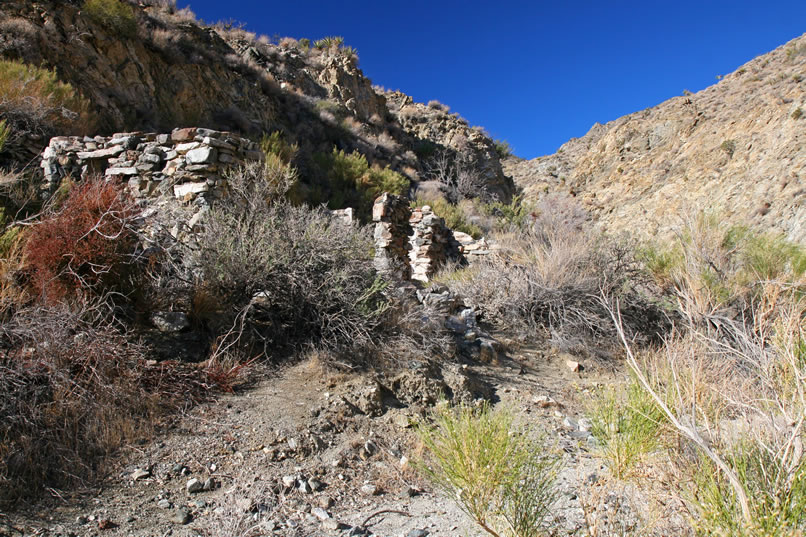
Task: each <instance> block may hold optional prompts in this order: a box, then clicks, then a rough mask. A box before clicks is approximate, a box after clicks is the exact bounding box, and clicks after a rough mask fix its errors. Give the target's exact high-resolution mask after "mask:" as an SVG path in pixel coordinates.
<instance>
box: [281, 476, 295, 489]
mask: <svg viewBox="0 0 806 537" xmlns="http://www.w3.org/2000/svg"><path fill="white" fill-rule="evenodd" d="M296 483H297V478H296V476H293V475H284V476H283V485H284V486H285V488H291V487H293V486H294V485H295V484H296Z"/></svg>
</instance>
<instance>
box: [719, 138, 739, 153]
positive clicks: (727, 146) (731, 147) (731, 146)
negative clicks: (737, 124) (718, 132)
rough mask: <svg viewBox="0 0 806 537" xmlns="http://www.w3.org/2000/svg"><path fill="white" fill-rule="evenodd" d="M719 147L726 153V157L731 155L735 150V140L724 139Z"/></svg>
mask: <svg viewBox="0 0 806 537" xmlns="http://www.w3.org/2000/svg"><path fill="white" fill-rule="evenodd" d="M719 147H720V148H721V149H722V151H724V152H725V153H727V154H728V157H733V153H735V152H736V140H725V141H723V142H722V143H721V144H720V146H719Z"/></svg>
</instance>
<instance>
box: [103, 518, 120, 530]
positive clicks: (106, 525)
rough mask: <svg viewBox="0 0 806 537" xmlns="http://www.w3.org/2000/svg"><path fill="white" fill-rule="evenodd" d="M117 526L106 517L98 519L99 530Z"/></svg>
mask: <svg viewBox="0 0 806 537" xmlns="http://www.w3.org/2000/svg"><path fill="white" fill-rule="evenodd" d="M117 527H118V525H117V524H115V523H114V522H112V521H111V520H109V519H108V518H102V519H101V520H99V521H98V529H99V530H111V529H113V528H117Z"/></svg>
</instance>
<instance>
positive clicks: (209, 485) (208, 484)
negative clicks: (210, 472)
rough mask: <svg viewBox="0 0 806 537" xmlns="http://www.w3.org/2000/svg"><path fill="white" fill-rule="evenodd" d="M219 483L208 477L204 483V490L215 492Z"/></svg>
mask: <svg viewBox="0 0 806 537" xmlns="http://www.w3.org/2000/svg"><path fill="white" fill-rule="evenodd" d="M216 487H218V483H217V482H216V480H215V479H213V478H212V477H208V478H207V479H206V480H205V482H204V490H215V489H216Z"/></svg>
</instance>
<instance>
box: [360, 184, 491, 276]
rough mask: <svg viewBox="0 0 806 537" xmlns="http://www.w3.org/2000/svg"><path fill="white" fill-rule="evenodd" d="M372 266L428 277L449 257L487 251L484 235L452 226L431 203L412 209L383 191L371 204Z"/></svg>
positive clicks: (469, 256) (461, 258)
mask: <svg viewBox="0 0 806 537" xmlns="http://www.w3.org/2000/svg"><path fill="white" fill-rule="evenodd" d="M372 219H373V221H374V222H375V268H376V269H377V270H378V271H379V272H383V273H385V274H388V275H390V276H393V277H394V278H396V279H397V280H404V281H405V280H419V281H423V282H427V281H429V280H430V279H431V278H432V277H433V276H434V274H435V273H436V272H437V270H439V269H440V268H441V267H442V266H444V265H445V264H446V263H447V262H449V261H454V262H457V263H465V262H467V261H472V260H474V259H479V258H480V257H481V256H484V255H486V254H488V253H489V252H490V249H489V245H488V244H487V242H486V241H485V240H484V239H479V240H475V239H473V237H471V236H470V235H467V234H465V233H461V232H456V231H453V230H451V229H450V228H448V227H447V226H446V225H445V221H444V220H443V219H442V218H440V217H439V216H437V215H436V214H435V213H434V212H433V211H432V210H431V207H429V206H427V205H425V206H423V207H420V208H416V209H413V210H412V209H411V208H410V207H409V203H408V200H407V199H406V198H403V197H400V196H395V195H393V194H388V193H384V194H383V195H381V196H380V197H379V198H378V199H376V200H375V205H374V206H373V208H372Z"/></svg>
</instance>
